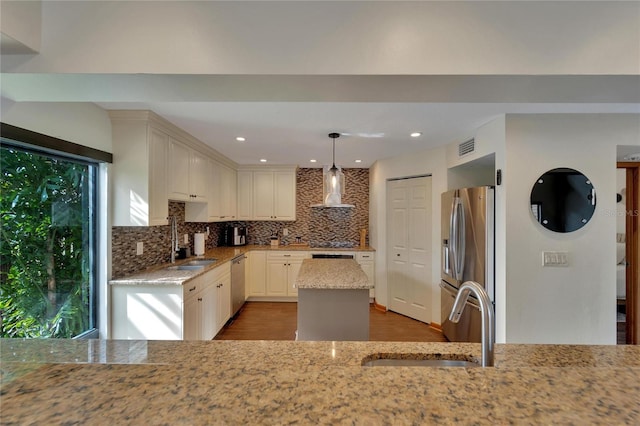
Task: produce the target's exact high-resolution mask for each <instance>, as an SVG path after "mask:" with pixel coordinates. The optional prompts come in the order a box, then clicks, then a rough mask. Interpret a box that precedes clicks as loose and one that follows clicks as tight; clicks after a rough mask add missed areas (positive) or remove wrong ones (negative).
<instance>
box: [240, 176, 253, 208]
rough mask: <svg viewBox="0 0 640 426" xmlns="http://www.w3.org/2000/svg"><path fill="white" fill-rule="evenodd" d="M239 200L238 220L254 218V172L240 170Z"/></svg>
mask: <svg viewBox="0 0 640 426" xmlns="http://www.w3.org/2000/svg"><path fill="white" fill-rule="evenodd" d="M237 190H238V201H237V216H238V220H252V219H253V172H250V171H242V170H241V171H239V172H238V186H237Z"/></svg>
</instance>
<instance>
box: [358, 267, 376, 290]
mask: <svg viewBox="0 0 640 426" xmlns="http://www.w3.org/2000/svg"><path fill="white" fill-rule="evenodd" d="M360 267H361V268H362V270H363V271H364V273H365V274H366V275H367V278H368V279H369V284H371V285H375V271H374V269H375V268H374V263H373V262H360ZM374 295H375V288H372V289H370V290H369V297H374Z"/></svg>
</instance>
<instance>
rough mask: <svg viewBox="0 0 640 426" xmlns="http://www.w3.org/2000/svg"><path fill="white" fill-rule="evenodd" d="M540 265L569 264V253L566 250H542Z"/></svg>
mask: <svg viewBox="0 0 640 426" xmlns="http://www.w3.org/2000/svg"><path fill="white" fill-rule="evenodd" d="M542 266H564V267H566V266H569V253H568V252H566V251H543V252H542Z"/></svg>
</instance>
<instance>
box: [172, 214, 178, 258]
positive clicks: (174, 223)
mask: <svg viewBox="0 0 640 426" xmlns="http://www.w3.org/2000/svg"><path fill="white" fill-rule="evenodd" d="M170 219H171V263H176V251H178V222H177V220H176V217H175V216H171V217H170Z"/></svg>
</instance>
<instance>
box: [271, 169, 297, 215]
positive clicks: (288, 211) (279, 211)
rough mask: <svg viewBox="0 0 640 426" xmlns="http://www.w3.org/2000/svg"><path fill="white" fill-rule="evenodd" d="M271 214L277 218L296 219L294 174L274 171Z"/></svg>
mask: <svg viewBox="0 0 640 426" xmlns="http://www.w3.org/2000/svg"><path fill="white" fill-rule="evenodd" d="M273 181H274V201H273V215H274V219H277V220H296V174H295V173H294V172H274V176H273Z"/></svg>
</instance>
